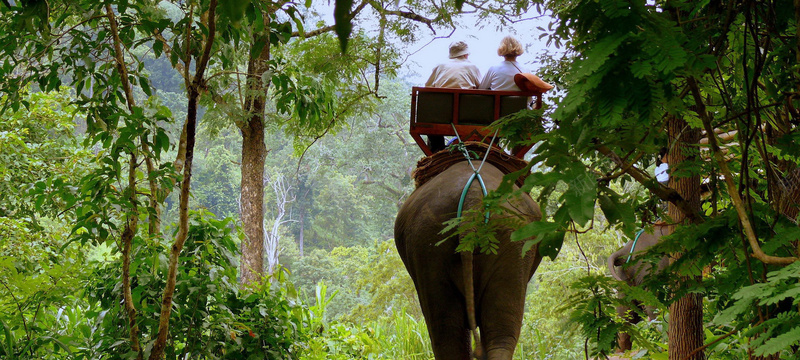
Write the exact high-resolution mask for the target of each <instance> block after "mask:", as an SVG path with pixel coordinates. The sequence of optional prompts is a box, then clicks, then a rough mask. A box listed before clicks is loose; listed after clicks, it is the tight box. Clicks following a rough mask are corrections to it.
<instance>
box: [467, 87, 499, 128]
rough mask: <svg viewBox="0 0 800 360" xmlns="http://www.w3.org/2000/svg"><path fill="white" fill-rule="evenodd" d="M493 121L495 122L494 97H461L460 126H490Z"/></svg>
mask: <svg viewBox="0 0 800 360" xmlns="http://www.w3.org/2000/svg"><path fill="white" fill-rule="evenodd" d="M492 121H494V96H492V95H476V94H460V95H459V98H458V123H459V125H489V124H491V123H492Z"/></svg>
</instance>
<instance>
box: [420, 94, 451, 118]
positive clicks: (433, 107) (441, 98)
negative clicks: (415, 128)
mask: <svg viewBox="0 0 800 360" xmlns="http://www.w3.org/2000/svg"><path fill="white" fill-rule="evenodd" d="M417 122H418V123H434V124H449V123H451V122H453V94H448V93H440V92H419V93H418V94H417Z"/></svg>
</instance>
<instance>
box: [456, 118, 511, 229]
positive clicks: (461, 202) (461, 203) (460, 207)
mask: <svg viewBox="0 0 800 360" xmlns="http://www.w3.org/2000/svg"><path fill="white" fill-rule="evenodd" d="M450 126H452V127H453V132H455V133H456V138H457V139H458V142H459V143H460V144H463V143H464V142H463V141H461V136H459V135H458V130H456V126H455V125H453V124H452V123H451V124H450ZM499 130H500V129H497V130H495V131H494V135H492V141H491V142H489V147H488V148H487V149H486V153H485V154H484V155H483V160H482V161H481V164H480V166H478V168H477V169H476V168H475V166H473V165H472V159H471V158H470V156H469V151H467V149H466V148H462V151H463V153H464V157H466V158H467V164H469V166H470V167H471V168H472V171H473V173H472V176H470V177H469V180H467V185H465V186H464V190H463V191H462V192H461V199H460V200H459V201H458V213H456V217H461V211H462V210H463V209H464V200H466V198H467V191H469V187H470V186H472V182H473V181H475V178H477V179H478V183H480V184H481V191H483V196H486V195H487V194H488V192H487V191H486V184H484V183H483V177H481V169H483V164H484V163H486V159H488V158H489V152H491V151H492V145H493V144H494V140H495V139H496V138H497V132H498V131H499ZM483 222H484V224H488V223H489V211H488V210H487V211H486V215H485V216H484V220H483Z"/></svg>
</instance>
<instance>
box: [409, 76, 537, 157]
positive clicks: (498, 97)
mask: <svg viewBox="0 0 800 360" xmlns="http://www.w3.org/2000/svg"><path fill="white" fill-rule="evenodd" d="M528 97H532V98H533V99H534V108H535V109H539V108H541V107H542V93H539V92H522V91H496V90H475V89H446V88H433V87H417V86H415V87H412V88H411V128H410V130H409V132H410V133H411V137H413V138H414V141H416V142H417V145H419V147H420V148H421V149H422V151H423V152H424V153H425V155H427V156H430V155H432V154H433V152H432V151H431V149H430V147H428V144H427V143H426V142H425V141H424V140H423V139H422V135H441V136H456V133H455V131H453V125H455V130H456V131H458V135H459V136H460V137H461V140H463V141H467V140H472V141H481V140H483V139H484V138H487V139H491V137H492V133H490V132H489V131H488V130H487V129H486V126H487V125H489V124H491V123H492V122H494V121H495V120H497V119H499V118H501V117H503V116H506V115H508V114H512V113H515V112H517V111H520V110H522V109H526V108H527V101H528ZM451 124H452V125H451ZM486 141H488V140H486ZM530 148H531V146H530V145H529V146H525V147H522V148H519V149H515V152H514V154H512V155H514V156H516V157H518V158H522V157H523V156H524V155H525V153H526V152H528V150H530Z"/></svg>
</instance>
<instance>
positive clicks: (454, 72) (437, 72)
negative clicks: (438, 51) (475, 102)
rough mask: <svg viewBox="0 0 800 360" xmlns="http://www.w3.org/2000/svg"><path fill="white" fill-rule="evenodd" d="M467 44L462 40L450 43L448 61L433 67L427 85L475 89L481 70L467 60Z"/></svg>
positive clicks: (479, 79)
mask: <svg viewBox="0 0 800 360" xmlns="http://www.w3.org/2000/svg"><path fill="white" fill-rule="evenodd" d="M468 58H469V46H467V43H465V42H463V41H455V42H453V43H451V44H450V61H447V62H445V63H442V64H439V65H437V66H436V67H435V68H433V72H432V73H431V76H430V78H428V81H427V82H426V83H425V86H427V87H439V88H456V89H475V88H477V87H478V83H479V82H480V81H481V71H480V70H478V67H477V66H475V64H473V63H471V62H470V61H469V60H468Z"/></svg>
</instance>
